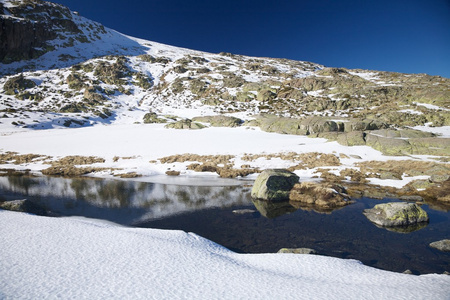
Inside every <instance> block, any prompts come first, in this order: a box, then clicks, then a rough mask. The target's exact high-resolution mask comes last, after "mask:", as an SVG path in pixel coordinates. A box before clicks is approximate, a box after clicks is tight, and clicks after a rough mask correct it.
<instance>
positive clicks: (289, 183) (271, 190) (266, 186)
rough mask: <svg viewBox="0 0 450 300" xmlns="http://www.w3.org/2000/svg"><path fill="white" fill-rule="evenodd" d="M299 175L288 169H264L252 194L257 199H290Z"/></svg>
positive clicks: (254, 185) (256, 181)
mask: <svg viewBox="0 0 450 300" xmlns="http://www.w3.org/2000/svg"><path fill="white" fill-rule="evenodd" d="M299 179H300V178H299V177H298V176H297V175H296V174H294V173H292V172H289V171H287V170H283V169H268V170H264V171H263V172H261V174H259V176H258V177H257V178H256V180H255V183H254V184H253V188H252V192H251V196H252V197H253V198H256V199H262V200H271V201H283V200H287V199H289V193H290V191H291V189H292V187H293V186H294V185H295V184H296V183H297V182H298V181H299Z"/></svg>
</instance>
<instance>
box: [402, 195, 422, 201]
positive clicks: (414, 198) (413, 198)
mask: <svg viewBox="0 0 450 300" xmlns="http://www.w3.org/2000/svg"><path fill="white" fill-rule="evenodd" d="M399 199H400V200H403V201H414V202H421V201H423V197H422V196H419V195H404V196H400V198H399Z"/></svg>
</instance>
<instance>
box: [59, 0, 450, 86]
mask: <svg viewBox="0 0 450 300" xmlns="http://www.w3.org/2000/svg"><path fill="white" fill-rule="evenodd" d="M53 2H57V3H60V4H63V5H66V6H68V7H69V8H70V9H71V10H75V11H78V12H79V13H80V15H82V16H84V17H87V18H89V19H92V20H94V21H98V22H100V23H102V24H103V25H105V26H107V27H109V28H112V29H115V30H117V31H119V32H122V33H125V34H128V35H131V36H134V37H139V38H143V39H148V40H151V41H155V42H160V43H164V44H169V45H173V46H180V47H185V48H190V49H195V50H202V51H207V52H213V53H219V52H222V51H223V52H231V53H234V54H243V55H251V56H262V57H277V58H289V59H294V60H304V61H311V62H315V63H319V64H323V65H326V66H330V67H346V68H361V69H370V70H382V71H395V72H404V73H427V74H430V75H441V76H444V77H447V78H450V0H310V1H306V0H298V1H294V0H221V1H216V0H196V1H190V0H120V1H119V0H55V1H53Z"/></svg>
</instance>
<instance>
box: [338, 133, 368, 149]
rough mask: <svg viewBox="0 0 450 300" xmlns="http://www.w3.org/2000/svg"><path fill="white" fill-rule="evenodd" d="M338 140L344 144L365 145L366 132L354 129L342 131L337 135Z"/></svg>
mask: <svg viewBox="0 0 450 300" xmlns="http://www.w3.org/2000/svg"><path fill="white" fill-rule="evenodd" d="M337 142H338V143H339V144H341V145H343V146H364V145H366V141H365V140H364V133H363V132H362V131H352V132H347V133H341V134H339V135H338V137H337Z"/></svg>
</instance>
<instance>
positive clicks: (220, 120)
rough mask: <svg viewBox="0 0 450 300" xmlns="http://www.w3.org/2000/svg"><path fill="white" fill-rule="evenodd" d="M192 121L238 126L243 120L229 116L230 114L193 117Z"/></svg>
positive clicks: (220, 125)
mask: <svg viewBox="0 0 450 300" xmlns="http://www.w3.org/2000/svg"><path fill="white" fill-rule="evenodd" d="M192 121H195V122H202V123H209V124H210V125H211V126H213V127H238V126H240V125H241V124H242V123H244V121H242V120H241V119H239V118H236V117H231V116H223V115H218V116H204V117H194V118H192Z"/></svg>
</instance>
